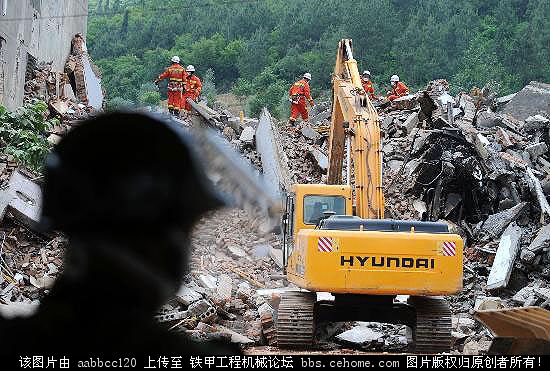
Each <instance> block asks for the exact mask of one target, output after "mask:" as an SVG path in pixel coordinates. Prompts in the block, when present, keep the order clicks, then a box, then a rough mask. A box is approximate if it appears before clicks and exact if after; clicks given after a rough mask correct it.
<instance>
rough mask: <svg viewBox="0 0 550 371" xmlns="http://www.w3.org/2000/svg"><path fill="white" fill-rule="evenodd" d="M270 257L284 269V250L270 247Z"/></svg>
mask: <svg viewBox="0 0 550 371" xmlns="http://www.w3.org/2000/svg"><path fill="white" fill-rule="evenodd" d="M269 256H270V257H271V259H273V262H274V263H275V264H276V265H277V266H278V267H279V268H283V250H281V249H276V248H274V247H273V246H270V249H269Z"/></svg>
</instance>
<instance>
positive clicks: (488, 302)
mask: <svg viewBox="0 0 550 371" xmlns="http://www.w3.org/2000/svg"><path fill="white" fill-rule="evenodd" d="M502 308H505V306H504V303H503V301H502V299H501V298H499V297H497V296H478V297H476V300H475V304H474V311H478V310H493V309H502Z"/></svg>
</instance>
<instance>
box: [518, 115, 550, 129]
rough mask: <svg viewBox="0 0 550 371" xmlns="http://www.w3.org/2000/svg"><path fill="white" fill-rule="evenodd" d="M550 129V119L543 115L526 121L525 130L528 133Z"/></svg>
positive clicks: (531, 117) (530, 117)
mask: <svg viewBox="0 0 550 371" xmlns="http://www.w3.org/2000/svg"><path fill="white" fill-rule="evenodd" d="M548 127H550V119H548V118H546V117H544V116H542V115H534V116H529V117H527V118H526V119H525V123H524V124H523V130H524V131H526V132H530V131H534V130H541V129H544V128H548Z"/></svg>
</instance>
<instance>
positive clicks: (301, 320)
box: [277, 292, 317, 348]
mask: <svg viewBox="0 0 550 371" xmlns="http://www.w3.org/2000/svg"><path fill="white" fill-rule="evenodd" d="M316 299H317V296H316V294H315V293H312V292H287V293H284V294H282V295H281V303H280V304H279V310H278V312H277V345H278V346H279V347H281V348H305V347H310V346H312V345H313V341H314V334H315V313H314V310H315V309H314V308H315V301H316Z"/></svg>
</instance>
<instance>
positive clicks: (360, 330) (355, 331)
mask: <svg viewBox="0 0 550 371" xmlns="http://www.w3.org/2000/svg"><path fill="white" fill-rule="evenodd" d="M383 336H384V334H383V333H382V332H378V331H375V330H373V329H371V328H370V327H367V326H364V325H359V326H355V327H354V328H352V329H351V330H348V331H344V332H342V333H341V334H340V335H337V336H336V338H337V339H338V340H341V341H345V342H348V343H354V344H358V345H363V344H369V343H373V342H377V341H378V340H379V339H381V338H382V337H383Z"/></svg>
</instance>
